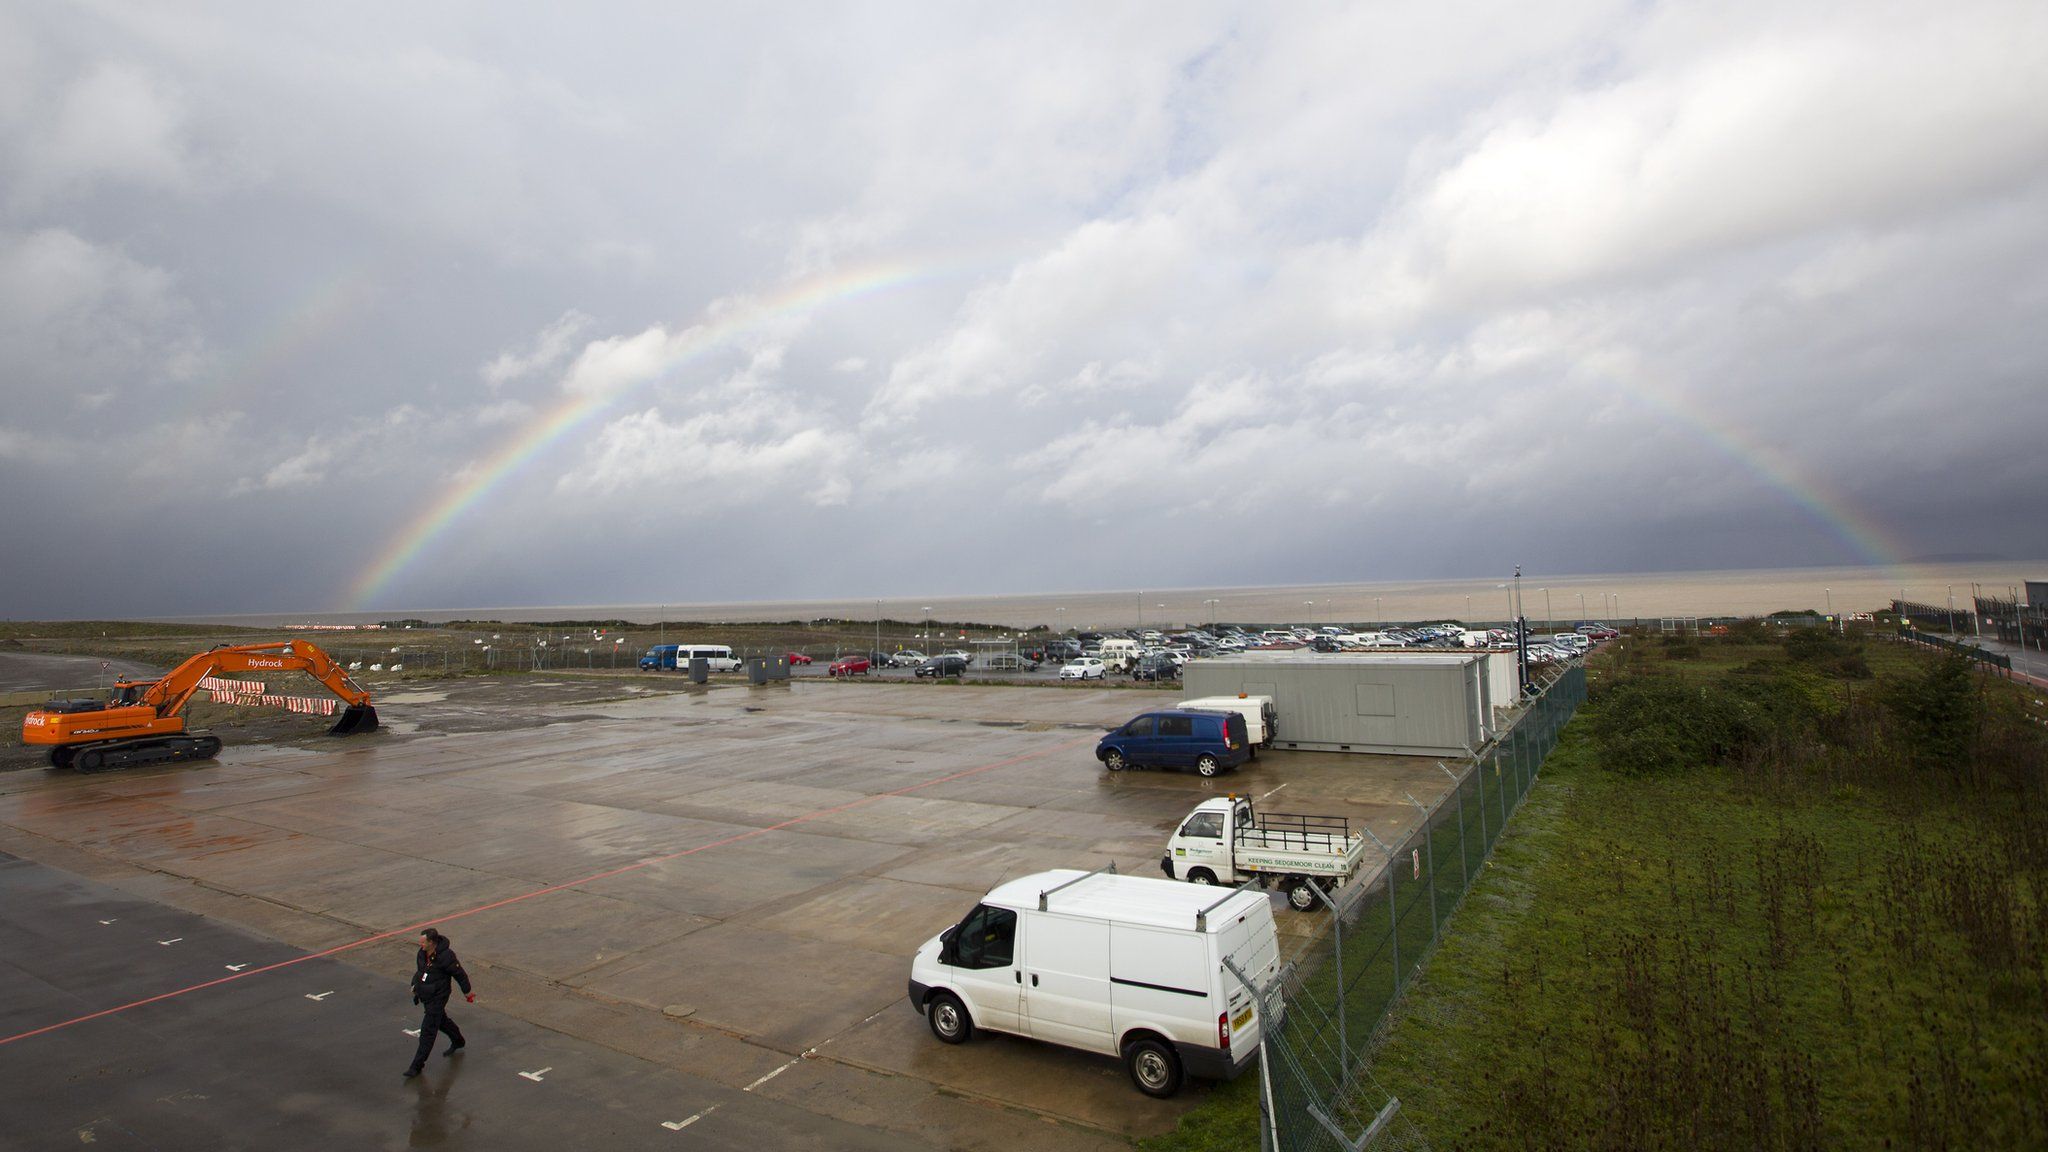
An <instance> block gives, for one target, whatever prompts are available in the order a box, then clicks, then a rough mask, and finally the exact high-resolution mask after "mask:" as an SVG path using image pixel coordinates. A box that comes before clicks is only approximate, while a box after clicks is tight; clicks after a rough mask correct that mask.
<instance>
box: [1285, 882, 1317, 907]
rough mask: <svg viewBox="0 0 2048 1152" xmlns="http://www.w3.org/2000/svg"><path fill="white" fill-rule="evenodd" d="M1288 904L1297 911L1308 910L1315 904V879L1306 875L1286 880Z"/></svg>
mask: <svg viewBox="0 0 2048 1152" xmlns="http://www.w3.org/2000/svg"><path fill="white" fill-rule="evenodd" d="M1287 903H1288V906H1289V907H1291V908H1293V909H1294V910H1295V911H1297V912H1308V911H1312V910H1314V908H1315V906H1316V892H1315V881H1313V880H1310V879H1309V878H1307V877H1306V876H1296V877H1295V878H1294V879H1292V880H1290V881H1288V882H1287Z"/></svg>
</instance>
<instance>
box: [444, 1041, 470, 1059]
mask: <svg viewBox="0 0 2048 1152" xmlns="http://www.w3.org/2000/svg"><path fill="white" fill-rule="evenodd" d="M467 1047H469V1044H468V1042H467V1041H465V1042H463V1043H461V1044H450V1045H449V1046H448V1050H447V1051H446V1052H443V1053H441V1055H443V1056H453V1055H455V1054H456V1053H457V1052H460V1051H462V1050H463V1049H464V1048H467Z"/></svg>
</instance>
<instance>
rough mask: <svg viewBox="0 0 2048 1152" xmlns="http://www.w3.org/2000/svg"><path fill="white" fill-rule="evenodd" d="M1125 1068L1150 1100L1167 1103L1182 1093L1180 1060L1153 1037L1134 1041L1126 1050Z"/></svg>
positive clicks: (1132, 1080) (1139, 1089) (1132, 1081)
mask: <svg viewBox="0 0 2048 1152" xmlns="http://www.w3.org/2000/svg"><path fill="white" fill-rule="evenodd" d="M1124 1064H1125V1066H1126V1067H1128V1068H1130V1070H1131V1083H1133V1084H1136V1085H1137V1086H1138V1091H1140V1092H1143V1093H1144V1094H1145V1095H1147V1096H1154V1097H1157V1098H1159V1099H1161V1100H1164V1099H1166V1098H1167V1097H1169V1096H1172V1095H1173V1094H1174V1093H1176V1092H1179V1091H1180V1078H1181V1071H1180V1057H1179V1056H1177V1055H1175V1054H1174V1051H1173V1048H1172V1046H1171V1045H1169V1044H1167V1043H1165V1042H1164V1041H1161V1040H1156V1039H1154V1038H1152V1037H1150V1036H1146V1037H1143V1038H1141V1039H1138V1040H1133V1041H1131V1043H1130V1045H1129V1046H1128V1047H1126V1048H1125V1049H1124Z"/></svg>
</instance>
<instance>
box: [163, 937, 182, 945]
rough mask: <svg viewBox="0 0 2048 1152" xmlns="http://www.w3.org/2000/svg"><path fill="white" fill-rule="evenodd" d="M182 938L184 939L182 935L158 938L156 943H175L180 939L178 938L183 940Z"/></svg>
mask: <svg viewBox="0 0 2048 1152" xmlns="http://www.w3.org/2000/svg"><path fill="white" fill-rule="evenodd" d="M183 939H184V937H183V936H173V937H171V938H170V939H169V940H159V941H157V943H159V944H176V943H177V942H178V941H180V940H183Z"/></svg>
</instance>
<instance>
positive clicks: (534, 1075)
mask: <svg viewBox="0 0 2048 1152" xmlns="http://www.w3.org/2000/svg"><path fill="white" fill-rule="evenodd" d="M554 1070H555V1069H554V1066H553V1065H549V1066H548V1067H546V1068H543V1069H541V1070H540V1071H538V1072H521V1073H520V1075H521V1076H524V1077H526V1078H527V1079H528V1080H531V1081H533V1082H534V1083H535V1084H538V1083H540V1078H541V1077H542V1076H543V1075H545V1074H547V1073H549V1072H553V1071H554Z"/></svg>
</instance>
